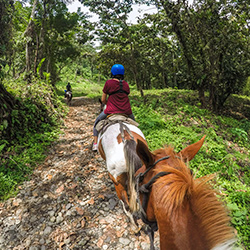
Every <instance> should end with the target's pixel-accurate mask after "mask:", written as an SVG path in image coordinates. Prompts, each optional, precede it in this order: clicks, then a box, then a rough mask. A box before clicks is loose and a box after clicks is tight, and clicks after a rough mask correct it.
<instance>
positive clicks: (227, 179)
mask: <svg viewBox="0 0 250 250" xmlns="http://www.w3.org/2000/svg"><path fill="white" fill-rule="evenodd" d="M145 100H146V101H145V104H144V100H143V99H142V98H141V97H139V93H138V92H135V93H134V94H132V97H131V103H132V106H133V112H134V115H135V117H136V120H137V121H138V122H139V123H140V128H141V130H142V131H143V133H144V135H145V136H146V138H147V141H148V144H149V147H150V149H151V150H154V149H157V148H160V147H163V146H164V145H165V144H166V145H172V146H174V148H175V150H176V151H177V152H178V151H179V150H181V149H182V148H184V147H185V146H186V145H189V144H191V143H194V142H196V141H198V140H199V139H201V137H202V136H203V135H206V140H205V143H204V145H203V146H202V148H201V150H200V151H199V152H198V154H197V155H196V156H195V158H194V159H193V160H192V161H191V162H190V167H191V169H192V170H193V171H194V173H195V175H196V176H197V177H200V176H204V175H207V174H211V173H217V175H216V179H215V180H214V183H213V185H214V187H215V188H216V189H217V190H218V191H219V194H220V195H221V197H222V199H223V200H224V202H225V203H226V204H227V207H228V209H229V210H230V214H231V216H232V225H233V226H234V227H235V229H236V230H237V233H238V238H239V242H238V243H239V245H240V244H241V243H242V244H244V246H245V247H246V248H247V249H249V248H250V241H249V238H250V221H249V216H250V209H249V208H250V199H249V197H250V171H249V166H250V147H249V145H250V143H249V142H250V121H249V120H248V119H241V120H236V119H234V118H232V117H227V116H222V115H214V114H213V113H212V112H210V111H208V110H207V109H200V108H199V99H198V95H197V94H196V93H195V92H194V91H190V90H174V89H164V90H154V91H152V90H151V91H145ZM235 100H237V98H236V99H235Z"/></svg>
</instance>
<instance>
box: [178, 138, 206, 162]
mask: <svg viewBox="0 0 250 250" xmlns="http://www.w3.org/2000/svg"><path fill="white" fill-rule="evenodd" d="M205 137H206V136H205V135H204V136H203V137H202V138H201V139H200V140H199V141H198V142H196V143H194V144H191V145H189V146H187V147H186V148H184V149H182V150H181V151H180V152H179V153H178V156H180V157H182V159H183V161H191V160H192V159H193V158H194V156H195V155H196V154H197V153H198V151H199V150H200V148H201V146H202V145H203V143H204V140H205Z"/></svg>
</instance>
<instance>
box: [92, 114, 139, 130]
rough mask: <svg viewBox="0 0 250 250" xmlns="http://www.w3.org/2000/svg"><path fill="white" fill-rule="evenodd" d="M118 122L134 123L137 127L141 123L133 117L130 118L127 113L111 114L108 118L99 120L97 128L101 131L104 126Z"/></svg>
mask: <svg viewBox="0 0 250 250" xmlns="http://www.w3.org/2000/svg"><path fill="white" fill-rule="evenodd" d="M118 122H124V123H127V124H131V125H134V126H136V127H138V126H139V123H137V122H136V121H134V120H133V119H131V118H129V117H128V116H127V115H125V114H111V115H109V116H108V117H107V118H106V119H104V120H101V121H99V122H98V123H97V125H96V127H95V128H96V130H97V131H98V133H99V132H100V131H101V130H103V129H104V128H107V127H108V126H110V125H112V124H115V123H118Z"/></svg>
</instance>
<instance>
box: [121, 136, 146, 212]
mask: <svg viewBox="0 0 250 250" xmlns="http://www.w3.org/2000/svg"><path fill="white" fill-rule="evenodd" d="M124 156H125V161H126V168H127V173H128V191H129V207H130V210H131V212H132V213H133V212H135V211H137V210H138V204H137V202H136V199H137V194H136V190H135V176H134V175H135V172H136V171H137V170H138V169H139V168H140V167H141V166H142V162H141V159H140V158H139V156H138V155H137V153H136V142H135V140H133V139H130V140H125V142H124Z"/></svg>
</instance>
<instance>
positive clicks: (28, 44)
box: [24, 0, 37, 74]
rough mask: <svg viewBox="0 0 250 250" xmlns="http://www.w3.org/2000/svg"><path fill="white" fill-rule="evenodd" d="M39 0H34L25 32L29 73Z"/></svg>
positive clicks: (28, 70)
mask: <svg viewBox="0 0 250 250" xmlns="http://www.w3.org/2000/svg"><path fill="white" fill-rule="evenodd" d="M36 5H37V0H34V2H33V7H32V12H31V16H30V21H29V23H28V26H27V28H26V30H25V32H24V36H26V72H27V73H28V74H29V72H30V70H31V46H32V43H31V41H32V34H33V28H34V21H33V20H34V18H35V10H36Z"/></svg>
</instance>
